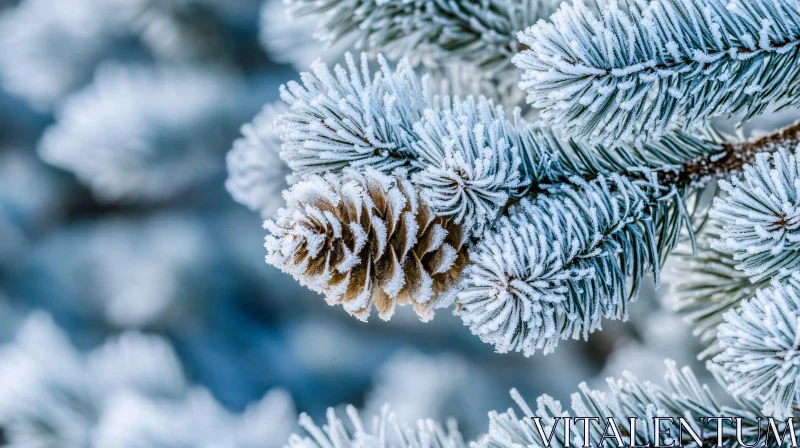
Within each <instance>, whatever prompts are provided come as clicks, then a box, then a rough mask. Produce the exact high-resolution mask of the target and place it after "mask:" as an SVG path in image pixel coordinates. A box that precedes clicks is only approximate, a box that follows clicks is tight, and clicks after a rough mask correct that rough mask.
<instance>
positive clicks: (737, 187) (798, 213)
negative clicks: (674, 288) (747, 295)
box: [711, 148, 800, 282]
mask: <svg viewBox="0 0 800 448" xmlns="http://www.w3.org/2000/svg"><path fill="white" fill-rule="evenodd" d="M798 178H800V162H799V161H798V158H797V149H795V150H794V151H792V152H790V151H789V150H788V149H787V148H781V149H779V150H778V151H777V152H775V153H774V154H769V153H760V154H757V155H756V158H755V163H754V164H753V165H746V166H745V167H744V174H743V177H742V178H741V179H740V178H733V179H732V180H731V181H730V182H727V181H722V182H720V187H721V188H722V189H723V190H724V191H725V192H726V193H728V196H727V197H717V198H715V199H714V206H713V208H712V210H711V216H713V217H715V218H717V219H719V220H720V221H722V223H723V228H722V235H721V239H720V241H719V243H718V244H719V247H720V249H723V250H727V251H730V252H732V253H733V257H734V260H737V261H739V262H740V263H739V264H738V265H737V266H736V268H737V269H740V270H742V271H743V272H744V273H745V275H747V276H749V277H750V280H751V281H753V282H757V281H760V280H762V279H780V278H782V277H785V276H787V275H789V274H791V273H792V272H793V271H796V270H797V262H798V260H800V222H798V220H800V184H799V183H798Z"/></svg>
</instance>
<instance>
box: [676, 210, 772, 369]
mask: <svg viewBox="0 0 800 448" xmlns="http://www.w3.org/2000/svg"><path fill="white" fill-rule="evenodd" d="M721 232H722V228H721V225H720V223H719V221H717V220H711V222H709V223H708V224H706V225H705V226H704V228H703V231H702V233H701V234H700V235H699V237H698V238H697V241H696V244H695V247H694V248H692V247H691V245H689V244H685V245H684V246H683V247H679V248H678V250H676V252H675V256H676V259H677V261H676V263H675V267H674V270H675V274H674V276H673V279H674V283H673V289H672V293H673V294H672V296H673V299H674V304H673V306H674V310H675V312H677V313H678V314H680V315H682V316H683V317H684V319H686V320H687V321H688V322H690V323H691V324H692V325H693V326H694V330H693V332H694V334H695V335H696V336H698V337H699V338H700V341H701V342H702V343H703V344H704V345H705V346H706V348H705V349H704V350H703V352H702V353H700V355H699V357H700V358H701V359H702V358H707V357H710V356H713V355H715V354H717V353H719V351H720V350H721V348H720V347H719V343H718V341H717V327H718V326H719V325H720V324H721V323H722V322H724V319H723V315H724V314H725V313H726V312H727V311H728V310H731V309H737V308H739V307H740V306H741V303H742V301H744V300H747V299H750V298H752V297H755V295H756V291H757V290H759V289H762V288H766V287H767V286H769V280H768V279H767V280H760V281H758V282H755V283H752V282H750V278H749V277H748V276H747V275H746V274H745V273H744V272H742V271H740V270H739V269H736V265H737V264H738V263H737V262H736V260H734V258H733V253H732V252H729V251H727V250H723V249H720V248H718V247H716V244H715V243H716V242H717V241H718V240H719V239H720V234H721Z"/></svg>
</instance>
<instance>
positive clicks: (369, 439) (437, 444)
mask: <svg viewBox="0 0 800 448" xmlns="http://www.w3.org/2000/svg"><path fill="white" fill-rule="evenodd" d="M346 413H347V417H348V418H349V422H348V424H346V423H345V422H343V421H342V420H341V418H340V417H339V416H338V415H337V414H336V411H335V410H334V409H333V408H330V409H328V413H327V422H326V424H324V425H322V426H317V425H316V424H315V423H314V421H313V420H311V417H309V416H308V415H306V414H302V415H300V426H301V427H303V429H304V430H305V433H304V435H298V434H293V435H292V436H291V437H290V438H289V443H288V445H287V448H351V447H352V448H355V447H358V448H467V444H466V443H464V439H463V438H462V436H461V433H459V431H458V427H457V425H456V423H455V422H454V421H450V422H448V424H447V428H444V427H442V425H441V424H439V423H437V422H435V421H433V420H420V421H418V422H417V423H416V425H410V424H408V423H405V422H399V421H397V418H396V417H395V415H394V414H393V413H392V412H391V411H390V409H389V406H388V405H386V406H384V407H383V409H382V410H381V413H380V415H379V416H376V417H375V418H373V419H372V421H371V422H369V421H367V422H364V421H363V420H362V418H361V416H359V415H358V411H356V409H355V408H354V407H353V406H347V409H346ZM347 428H352V430H348V429H347Z"/></svg>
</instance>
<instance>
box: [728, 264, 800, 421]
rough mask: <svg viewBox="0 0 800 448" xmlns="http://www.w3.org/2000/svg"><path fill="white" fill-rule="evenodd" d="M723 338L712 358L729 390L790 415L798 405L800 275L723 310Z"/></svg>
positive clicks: (782, 416) (765, 410)
mask: <svg viewBox="0 0 800 448" xmlns="http://www.w3.org/2000/svg"><path fill="white" fill-rule="evenodd" d="M719 341H720V346H721V347H722V348H723V351H722V353H720V354H719V355H717V356H716V357H715V358H714V362H715V363H717V364H719V365H720V370H721V373H722V375H723V376H724V378H725V380H726V381H725V384H726V386H727V387H728V390H729V391H730V392H731V393H732V394H733V395H734V396H735V397H740V396H741V397H744V398H746V399H748V400H753V399H756V398H759V399H761V400H763V401H764V405H763V407H762V412H763V413H764V414H766V415H773V416H775V417H777V418H780V419H785V418H787V417H790V416H792V414H793V413H794V412H795V410H796V409H797V408H798V407H800V367H798V358H799V357H800V275H797V274H795V276H794V277H793V278H791V279H790V280H789V281H788V283H786V284H785V285H776V286H774V287H773V288H769V289H764V290H759V291H758V292H757V294H756V297H755V298H753V299H751V300H748V301H745V302H744V303H742V305H741V307H740V308H738V309H736V310H732V311H728V312H727V313H725V323H723V324H721V325H720V326H719Z"/></svg>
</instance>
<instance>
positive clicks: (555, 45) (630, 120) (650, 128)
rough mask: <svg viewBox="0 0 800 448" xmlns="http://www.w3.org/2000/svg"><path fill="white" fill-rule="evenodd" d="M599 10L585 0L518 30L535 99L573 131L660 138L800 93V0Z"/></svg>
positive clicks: (620, 5) (617, 5)
mask: <svg viewBox="0 0 800 448" xmlns="http://www.w3.org/2000/svg"><path fill="white" fill-rule="evenodd" d="M598 10H599V11H600V12H595V11H594V10H592V9H591V8H589V7H587V6H586V5H585V4H584V3H583V1H580V0H579V1H576V2H575V3H574V4H573V5H571V6H570V5H565V6H564V7H562V8H561V9H560V10H559V11H558V12H556V13H555V14H554V15H553V16H552V17H551V19H550V20H551V22H549V23H548V22H540V23H538V24H536V25H535V26H533V27H531V28H529V29H527V30H526V31H525V32H523V33H520V36H519V37H520V41H521V42H522V43H524V44H526V45H528V46H530V50H526V51H523V52H522V53H521V54H520V55H518V56H516V57H515V59H514V62H515V64H516V65H517V66H518V67H519V68H521V69H523V70H524V71H525V74H524V75H523V81H522V83H521V87H523V88H524V89H527V90H528V94H529V95H528V102H529V103H530V104H532V105H533V106H534V107H539V108H542V109H544V110H543V112H542V114H541V118H542V120H543V121H544V122H545V123H546V124H549V125H552V126H554V127H556V128H557V129H559V130H562V131H564V132H565V133H566V134H568V135H570V136H573V137H576V138H579V139H581V140H583V139H586V140H588V141H589V142H591V143H598V144H604V145H609V146H616V145H618V144H620V143H621V142H625V141H630V140H634V141H647V140H657V139H660V138H661V137H663V136H664V135H665V134H666V133H667V131H668V130H669V129H670V128H672V127H673V126H675V125H678V126H681V127H683V128H690V127H693V126H696V125H697V124H698V123H703V122H705V121H706V120H707V119H708V118H709V117H712V116H731V115H733V114H735V113H737V112H740V111H743V112H745V114H746V116H745V119H749V118H750V117H752V116H754V115H757V114H759V113H761V112H762V111H763V110H764V109H765V108H766V107H767V106H768V105H775V104H777V105H791V104H796V103H797V102H798V100H800V89H798V87H797V86H798V80H799V79H800V69H798V67H800V46H799V45H798V44H800V3H798V2H797V0H756V1H743V0H736V1H734V2H729V1H728V0H700V1H695V0H657V1H655V2H650V3H647V4H644V3H642V2H638V1H635V0H621V1H617V0H609V1H604V0H599V1H598Z"/></svg>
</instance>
